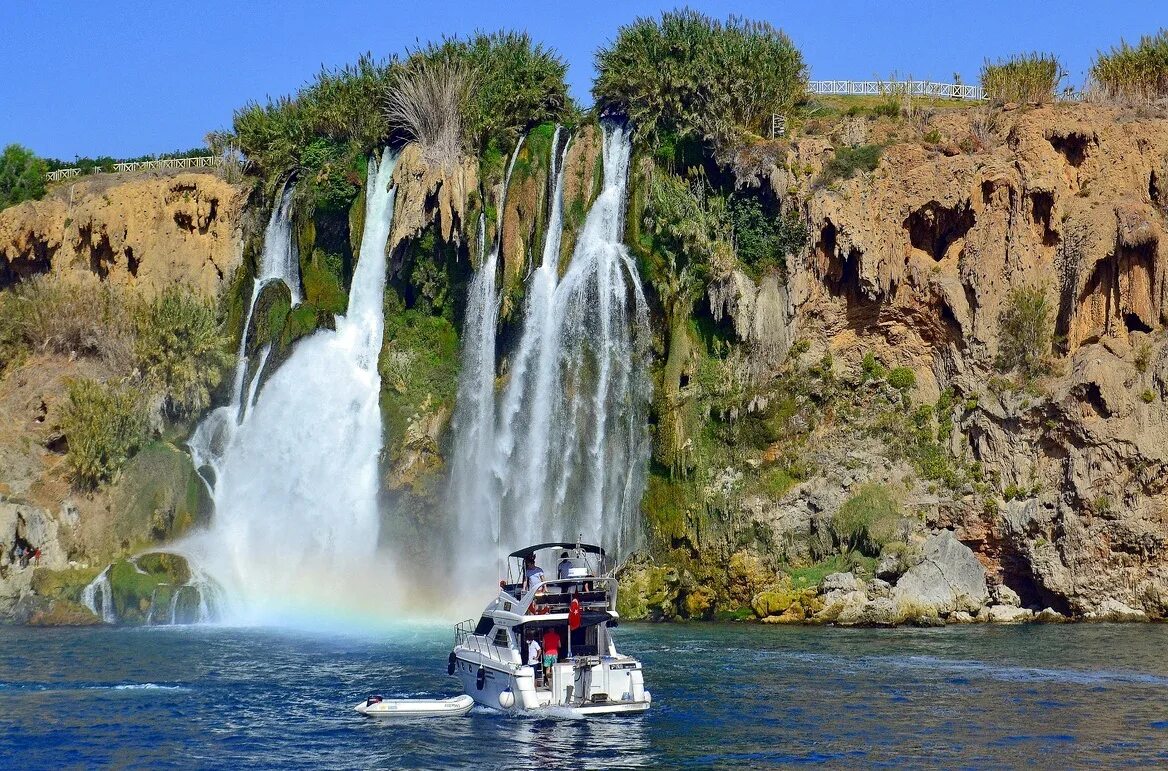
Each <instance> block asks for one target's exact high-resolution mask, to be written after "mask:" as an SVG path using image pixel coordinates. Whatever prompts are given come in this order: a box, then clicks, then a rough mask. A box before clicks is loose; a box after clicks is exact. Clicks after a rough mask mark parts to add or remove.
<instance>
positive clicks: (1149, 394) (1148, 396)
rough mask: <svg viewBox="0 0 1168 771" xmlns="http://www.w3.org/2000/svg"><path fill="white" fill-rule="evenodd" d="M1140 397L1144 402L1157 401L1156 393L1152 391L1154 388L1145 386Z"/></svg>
mask: <svg viewBox="0 0 1168 771" xmlns="http://www.w3.org/2000/svg"><path fill="white" fill-rule="evenodd" d="M1140 399H1141V400H1142V401H1143V403H1144V404H1151V403H1152V402H1154V401H1156V394H1155V393H1154V392H1153V391H1152V389H1150V388H1145V389H1144V391H1143V393H1141V394H1140Z"/></svg>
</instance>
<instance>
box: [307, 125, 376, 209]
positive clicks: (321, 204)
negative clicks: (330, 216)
mask: <svg viewBox="0 0 1168 771" xmlns="http://www.w3.org/2000/svg"><path fill="white" fill-rule="evenodd" d="M358 166H359V167H360V168H359V169H358ZM364 166H365V155H364V154H361V153H354V152H352V151H351V146H348V145H345V144H342V143H340V142H338V141H336V140H333V139H328V138H326V137H319V138H317V139H314V140H312V141H311V142H309V143H308V146H307V147H305V148H304V149H303V150H301V151H300V158H299V167H300V172H301V180H302V183H301V184H300V185H298V186H297V188H296V195H297V196H298V197H302V198H307V199H308V200H309V201H310V202H311V204H312V209H311V210H315V209H320V210H322V211H348V210H349V205H350V204H351V203H352V202H353V198H354V197H356V195H357V185H359V184H360V183H361V180H362V175H363V174H364V173H365V168H364ZM311 210H310V211H311Z"/></svg>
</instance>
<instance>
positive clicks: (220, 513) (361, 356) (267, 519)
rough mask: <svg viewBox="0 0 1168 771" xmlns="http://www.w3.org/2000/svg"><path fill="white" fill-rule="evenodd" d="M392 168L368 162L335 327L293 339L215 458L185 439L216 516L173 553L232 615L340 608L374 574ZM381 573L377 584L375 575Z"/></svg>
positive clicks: (389, 162) (261, 617) (269, 616)
mask: <svg viewBox="0 0 1168 771" xmlns="http://www.w3.org/2000/svg"><path fill="white" fill-rule="evenodd" d="M395 161H396V156H394V155H392V154H391V153H390V152H389V151H388V150H387V151H386V152H385V154H384V155H383V157H382V160H381V163H380V164H377V163H376V162H375V161H372V160H371V161H370V164H369V174H368V185H367V187H366V191H367V192H366V217H365V231H364V234H363V237H362V240H361V253H360V256H359V259H358V261H357V267H356V270H355V271H354V274H353V283H352V291H351V292H350V296H349V307H348V311H347V313H346V314H345V315H344V316H339V317H337V320H336V330H335V331H333V330H327V329H322V330H318V331H317V332H316V333H314V334H313V335H312V336H311V337H308V338H306V339H304V340H301V341H300V342H299V343H297V344H296V347H295V348H294V349H293V351H292V353H291V355H290V356H289V357H288V359H287V361H285V362H284V364H283V365H282V366H281V367H280V368H279V369H278V370H276V371H275V372H274V373H272V375H271V376H270V377H269V378H268V380H267V381H266V382H265V383H264V386H263V388H262V389H261V390H260V391H259V393H258V394H257V395H256V396H255V402H254V405H253V406H252V407H251V408H250V409H249V410H248V412H247V413H246V416H245V418H244V419H243V420H242V422H241V423H239V425H238V426H235V427H234V429H233V430H231V431H229V432H226V435H224V434H220V438H221V439H222V442H221V445H220V447H221V449H220V451H219V452H214V451H204V450H202V449H196V447H195V444H196V440H197V439H199V436H198V432H196V437H194V438H192V441H191V445H192V455H194V456H195V457H196V462H204V463H207V464H208V465H210V466H211V467H212V468H213V470H214V486H213V498H214V503H215V514H214V518H213V520H212V523H211V527H210V529H209V531H207V532H205V533H202V534H199V535H197V536H194V537H193V538H192V539H191V540H190V541H188V542H187V543H185V544H180V549H179V551H181V552H182V553H184V554H187V555H188V556H190V557H191V558H192V560H193V562H194V563H195V564H197V565H200V566H202V567H203V568H205V569H206V570H207V572H208V573H209V574H210V576H211V578H213V579H214V581H215V582H217V583H218V584H219V585H221V586H223V587H224V590H225V592H226V598H225V599H226V602H227V606H228V607H227V608H226V612H227V613H228V614H229V615H230V616H233V617H234V618H235V619H237V620H242V621H247V622H256V621H272V620H277V621H278V620H284V619H287V618H289V617H292V616H298V615H300V614H301V613H303V612H305V611H307V612H308V613H310V614H314V613H316V612H318V611H320V610H331V611H335V610H338V609H339V608H340V607H343V606H344V605H345V604H346V603H349V602H360V598H361V595H362V589H363V588H364V587H366V586H368V585H369V582H368V581H364V580H360V579H359V576H361V574H362V572H363V571H368V570H376V567H375V560H374V557H375V550H376V547H377V537H378V530H379V513H378V506H377V499H378V459H379V454H380V451H381V442H382V435H381V412H380V409H379V407H378V397H379V393H380V385H381V378H380V375H379V374H378V370H377V358H378V354H379V352H380V350H381V341H382V334H383V331H384V315H383V309H382V304H383V301H384V300H383V296H384V292H385V277H386V255H385V246H386V241H387V239H388V236H389V231H390V226H391V224H392V217H393V203H394V191H393V190H391V189H390V187H389V184H390V180H391V178H392V175H393V168H394V164H395ZM265 251H266V250H265ZM253 385H254V384H253ZM241 387H242V386H241ZM253 391H254V388H253ZM378 575H380V578H381V580H382V581H384V580H385V575H384V568H383V569H381V572H380V573H379V574H378ZM378 593H379V594H381V595H384V594H385V593H384V592H383V591H379V592H378Z"/></svg>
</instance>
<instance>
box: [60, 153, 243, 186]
mask: <svg viewBox="0 0 1168 771" xmlns="http://www.w3.org/2000/svg"><path fill="white" fill-rule="evenodd" d="M243 163H244V161H243V159H231V160H228V159H225V158H224V156H222V155H202V156H199V157H196V158H162V159H160V160H157V161H135V162H133V163H115V164H114V167H113V172H112V173H117V172H120V171H156V170H161V169H217V168H220V167H223V166H226V165H228V164H236V165H239V166H242V165H243ZM89 173H91V174H101V173H105V170H104V169H102V168H100V167H97V166H95V167H94V168H93V170H92V171H90V172H89ZM81 174H82V171H81V169H57V170H56V171H50V172H49V173H48V174H46V175H45V177H46V178H47V179H48V180H49V181H50V182H59V181H60V180H62V179H69V178H70V177H79V176H81Z"/></svg>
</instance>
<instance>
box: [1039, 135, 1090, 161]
mask: <svg viewBox="0 0 1168 771" xmlns="http://www.w3.org/2000/svg"><path fill="white" fill-rule="evenodd" d="M1047 141H1048V142H1050V146H1051V147H1053V148H1054V149H1055V151H1056V152H1057V153H1058V154H1059V155H1061V156H1062V157H1063V158H1065V159H1066V161H1067V163H1069V164H1070V165H1072V166H1074V167H1075V168H1076V169H1077V168H1079V167H1080V166H1082V165H1083V162H1084V161H1085V160H1087V155H1088V149H1089V146H1090V144H1091V142H1092V138H1091V137H1089V136H1087V135H1086V134H1084V133H1082V132H1081V131H1068V132H1067V133H1066V134H1051V135H1050V137H1048V138H1047Z"/></svg>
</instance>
